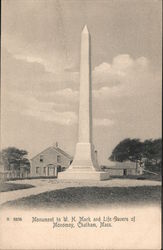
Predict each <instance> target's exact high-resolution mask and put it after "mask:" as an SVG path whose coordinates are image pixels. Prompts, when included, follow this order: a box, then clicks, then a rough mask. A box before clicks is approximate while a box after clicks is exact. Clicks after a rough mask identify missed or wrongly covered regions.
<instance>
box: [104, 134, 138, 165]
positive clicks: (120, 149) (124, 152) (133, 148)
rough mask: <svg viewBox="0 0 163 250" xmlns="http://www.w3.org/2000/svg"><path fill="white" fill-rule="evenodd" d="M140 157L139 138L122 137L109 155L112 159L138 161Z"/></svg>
mask: <svg viewBox="0 0 163 250" xmlns="http://www.w3.org/2000/svg"><path fill="white" fill-rule="evenodd" d="M141 158H142V142H141V141H140V140H139V139H130V138H127V139H124V140H123V141H121V142H120V143H119V144H118V145H117V146H116V147H115V148H114V150H113V152H112V154H111V156H110V157H109V159H110V160H112V161H120V162H122V161H125V160H131V161H138V160H141Z"/></svg>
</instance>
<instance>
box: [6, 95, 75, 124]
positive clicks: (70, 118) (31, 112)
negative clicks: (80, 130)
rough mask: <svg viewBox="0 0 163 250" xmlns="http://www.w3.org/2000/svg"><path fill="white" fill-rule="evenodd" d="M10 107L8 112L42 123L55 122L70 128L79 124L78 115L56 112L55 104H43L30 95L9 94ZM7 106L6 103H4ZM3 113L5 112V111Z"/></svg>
mask: <svg viewBox="0 0 163 250" xmlns="http://www.w3.org/2000/svg"><path fill="white" fill-rule="evenodd" d="M8 99H9V100H10V106H8V107H7V109H8V110H10V111H14V112H17V113H20V114H21V115H25V116H30V117H34V118H35V119H39V120H41V121H48V122H55V123H56V124H59V125H66V126H70V125H73V124H75V123H76V122H77V115H76V113H75V112H72V111H64V112H59V111H57V110H55V103H53V102H41V101H38V100H37V99H36V98H34V97H32V96H30V94H29V93H28V94H26V95H23V94H22V93H18V92H12V93H9V94H8ZM4 105H5V103H4ZM3 111H5V110H4V109H3Z"/></svg>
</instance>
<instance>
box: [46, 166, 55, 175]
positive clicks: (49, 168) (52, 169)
mask: <svg viewBox="0 0 163 250" xmlns="http://www.w3.org/2000/svg"><path fill="white" fill-rule="evenodd" d="M47 167H48V176H55V166H54V165H53V164H49V165H48V166H47Z"/></svg>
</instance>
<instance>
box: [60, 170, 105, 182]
mask: <svg viewBox="0 0 163 250" xmlns="http://www.w3.org/2000/svg"><path fill="white" fill-rule="evenodd" d="M109 177H110V175H109V173H107V172H103V171H68V170H67V171H64V172H59V173H58V179H59V180H89V181H91V180H94V181H102V180H108V179H109Z"/></svg>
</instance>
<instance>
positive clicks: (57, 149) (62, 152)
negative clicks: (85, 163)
mask: <svg viewBox="0 0 163 250" xmlns="http://www.w3.org/2000/svg"><path fill="white" fill-rule="evenodd" d="M50 149H53V150H54V151H56V152H57V153H60V154H62V155H64V156H65V157H67V158H68V159H70V160H72V159H73V157H72V156H70V155H69V154H68V153H66V152H65V151H63V150H62V149H60V148H59V147H54V146H51V147H48V148H46V149H44V150H43V151H41V152H40V153H38V154H37V155H35V156H34V157H32V158H31V160H33V159H34V158H35V157H37V156H38V155H41V154H44V153H45V152H46V151H48V150H50Z"/></svg>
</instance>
